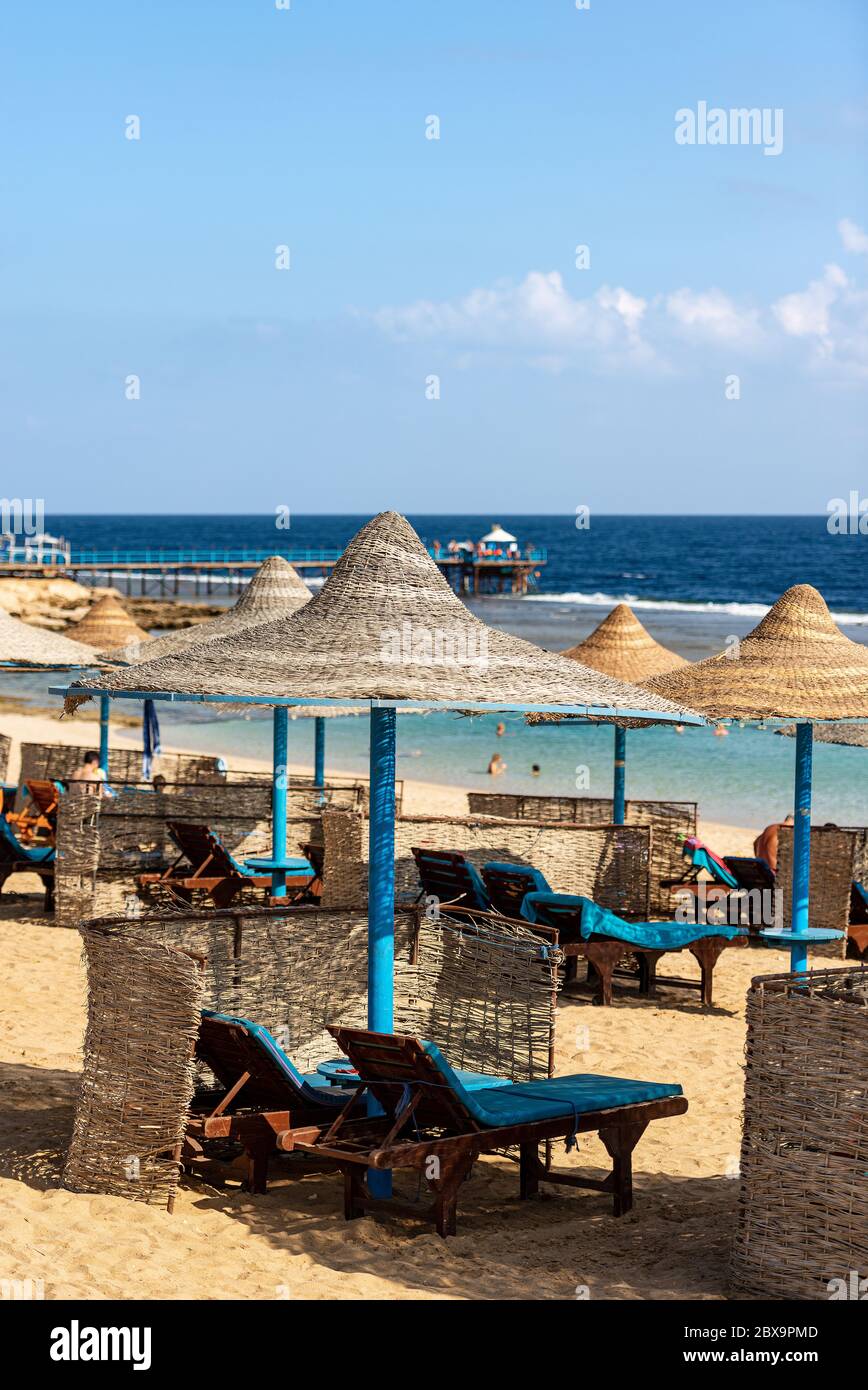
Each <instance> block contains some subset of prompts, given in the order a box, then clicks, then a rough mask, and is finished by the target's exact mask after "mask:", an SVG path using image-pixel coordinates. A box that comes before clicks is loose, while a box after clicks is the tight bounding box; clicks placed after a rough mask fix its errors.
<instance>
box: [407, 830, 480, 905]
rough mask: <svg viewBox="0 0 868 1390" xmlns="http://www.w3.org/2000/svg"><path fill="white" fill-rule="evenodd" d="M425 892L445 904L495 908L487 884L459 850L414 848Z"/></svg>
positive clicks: (416, 846)
mask: <svg viewBox="0 0 868 1390" xmlns="http://www.w3.org/2000/svg"><path fill="white" fill-rule="evenodd" d="M411 853H412V855H413V858H414V859H415V860H416V868H417V869H418V871H419V881H420V883H421V884H422V893H423V894H425V895H426V896H428V897H433V898H437V900H438V901H439V902H440V903H441V905H446V906H449V907H452V906H455V907H470V908H476V909H477V910H478V911H481V912H487V911H489V910H490V908H491V903H490V901H489V898H488V893H487V891H486V888H485V884H484V883H483V882H482V879H481V877H480V875H479V873H478V872H477V870H476V869H475V868H474V866H473V865H472V864H471V863H470V862H469V861H468V860H467V859H465V857H464V855H463V854H460V853H459V852H458V851H457V850H447V849H428V848H427V847H426V846H418V845H413V846H412V847H411Z"/></svg>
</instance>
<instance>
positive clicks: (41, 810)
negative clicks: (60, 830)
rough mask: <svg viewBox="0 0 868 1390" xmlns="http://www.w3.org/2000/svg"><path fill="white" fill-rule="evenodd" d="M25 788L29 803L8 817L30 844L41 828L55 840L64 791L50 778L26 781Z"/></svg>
mask: <svg viewBox="0 0 868 1390" xmlns="http://www.w3.org/2000/svg"><path fill="white" fill-rule="evenodd" d="M24 788H25V791H26V792H27V796H28V798H29V801H28V803H27V804H26V805H25V806H24V808H23V810H21V811H17V812H16V811H10V812H9V813H8V815H7V817H6V819H7V820H8V822H9V824H10V825H12V826H14V827H15V833H16V835H17V836H18V838H19V840H20V841H21V842H22V843H27V844H29V843H30V842H31V841H32V840H34V839H35V838H36V836H37V835H38V833H39V831H40V830H42V831H44V832H45V834H46V835H47V836H48V837H50V839H51V840H52V841H53V839H54V836H55V834H56V833H57V803H58V799H59V798H60V796H61V794H62V793H61V792H60V791H58V789H57V786H56V785H55V783H54V782H51V781H48V780H45V781H41V780H38V781H37V780H34V781H31V782H25V783H24Z"/></svg>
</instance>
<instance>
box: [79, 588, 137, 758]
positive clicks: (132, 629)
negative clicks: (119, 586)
mask: <svg viewBox="0 0 868 1390" xmlns="http://www.w3.org/2000/svg"><path fill="white" fill-rule="evenodd" d="M68 631H69V632H70V633H72V634H73V636H74V637H75V639H76V640H77V641H78V640H80V641H82V642H87V643H88V644H89V645H90V646H92V647H95V648H96V649H97V651H98V652H100V653H103V652H106V651H108V650H109V649H111V648H112V647H124V648H129V649H131V650H135V651H138V650H139V649H140V648H141V646H142V644H143V643H145V642H149V641H150V640H151V639H150V635H149V634H148V633H147V632H145V629H144V628H143V627H139V625H138V623H135V622H133V619H132V618H131V617H130V615H129V613H128V612H127V610H126V609H125V608H124V606H123V604H122V603H119V602H118V600H117V599H116V598H115V596H114V594H103V596H102V598H98V599H96V601H95V602H94V603H92V604H91V606H90V608H89V609H88V611H87V612H86V613H85V615H84V617H83V618H80V619H79V621H78V622H77V623H73V624H72V626H71V627H70V628H68ZM109 659H110V660H116V659H117V658H115V657H110V658H109ZM120 659H121V660H123V658H120ZM109 713H110V712H109V702H108V699H107V698H103V699H102V700H101V701H100V707H99V765H100V767H101V768H102V770H103V772H104V773H105V774H106V776H108V755H109Z"/></svg>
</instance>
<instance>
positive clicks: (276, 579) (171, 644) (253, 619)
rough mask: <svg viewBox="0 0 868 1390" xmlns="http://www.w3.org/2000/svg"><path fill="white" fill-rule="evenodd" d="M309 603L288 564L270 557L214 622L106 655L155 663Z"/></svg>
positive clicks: (302, 584) (306, 591) (304, 587)
mask: <svg viewBox="0 0 868 1390" xmlns="http://www.w3.org/2000/svg"><path fill="white" fill-rule="evenodd" d="M309 601H310V589H309V588H308V587H307V585H306V584H305V582H304V580H303V579H302V578H301V577H300V575H299V574H298V573H297V571H296V570H294V569H293V567H292V565H291V564H290V563H289V561H288V560H284V558H283V556H282V555H270V556H269V557H268V559H267V560H264V561H263V562H262V564H261V565H260V566H259V569H258V570H257V571H256V573H255V574H254V576H253V578H252V579H251V581H250V583H249V584H248V585H247V588H246V589H245V590H244V593H243V594H242V595H241V597H240V598H239V600H238V602H237V603H235V604H233V606H232V607H231V608H227V610H226V612H225V613H219V614H218V615H217V617H216V618H208V619H207V620H206V621H205V622H203V623H194V624H193V626H192V627H185V628H179V629H178V630H177V631H176V632H167V633H164V634H163V635H162V636H160V637H150V638H148V647H147V651H145V652H141V653H133V652H130V651H129V650H123V649H121V650H120V651H115V652H112V653H110V655H111V656H112V657H114V659H115V660H127V661H129V660H137V661H138V660H145V661H155V660H156V659H157V658H158V657H161V656H169V655H170V654H171V653H173V652H181V651H185V650H186V649H187V648H188V647H193V646H197V645H198V644H199V643H200V642H206V641H210V640H211V638H212V637H227V636H229V635H230V634H232V633H239V632H243V631H244V630H245V628H248V627H254V626H255V625H256V624H257V623H265V622H268V621H269V620H270V619H272V618H282V617H285V616H286V615H287V614H288V613H294V612H296V610H297V609H299V608H301V607H302V606H303V605H304V604H305V603H308V602H309Z"/></svg>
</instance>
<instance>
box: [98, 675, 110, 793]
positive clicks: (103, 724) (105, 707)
mask: <svg viewBox="0 0 868 1390" xmlns="http://www.w3.org/2000/svg"><path fill="white" fill-rule="evenodd" d="M109 705H110V701H109V697H108V695H100V697H99V765H100V767H101V768H102V770H103V772H104V773H105V775H106V777H108V761H109Z"/></svg>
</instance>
